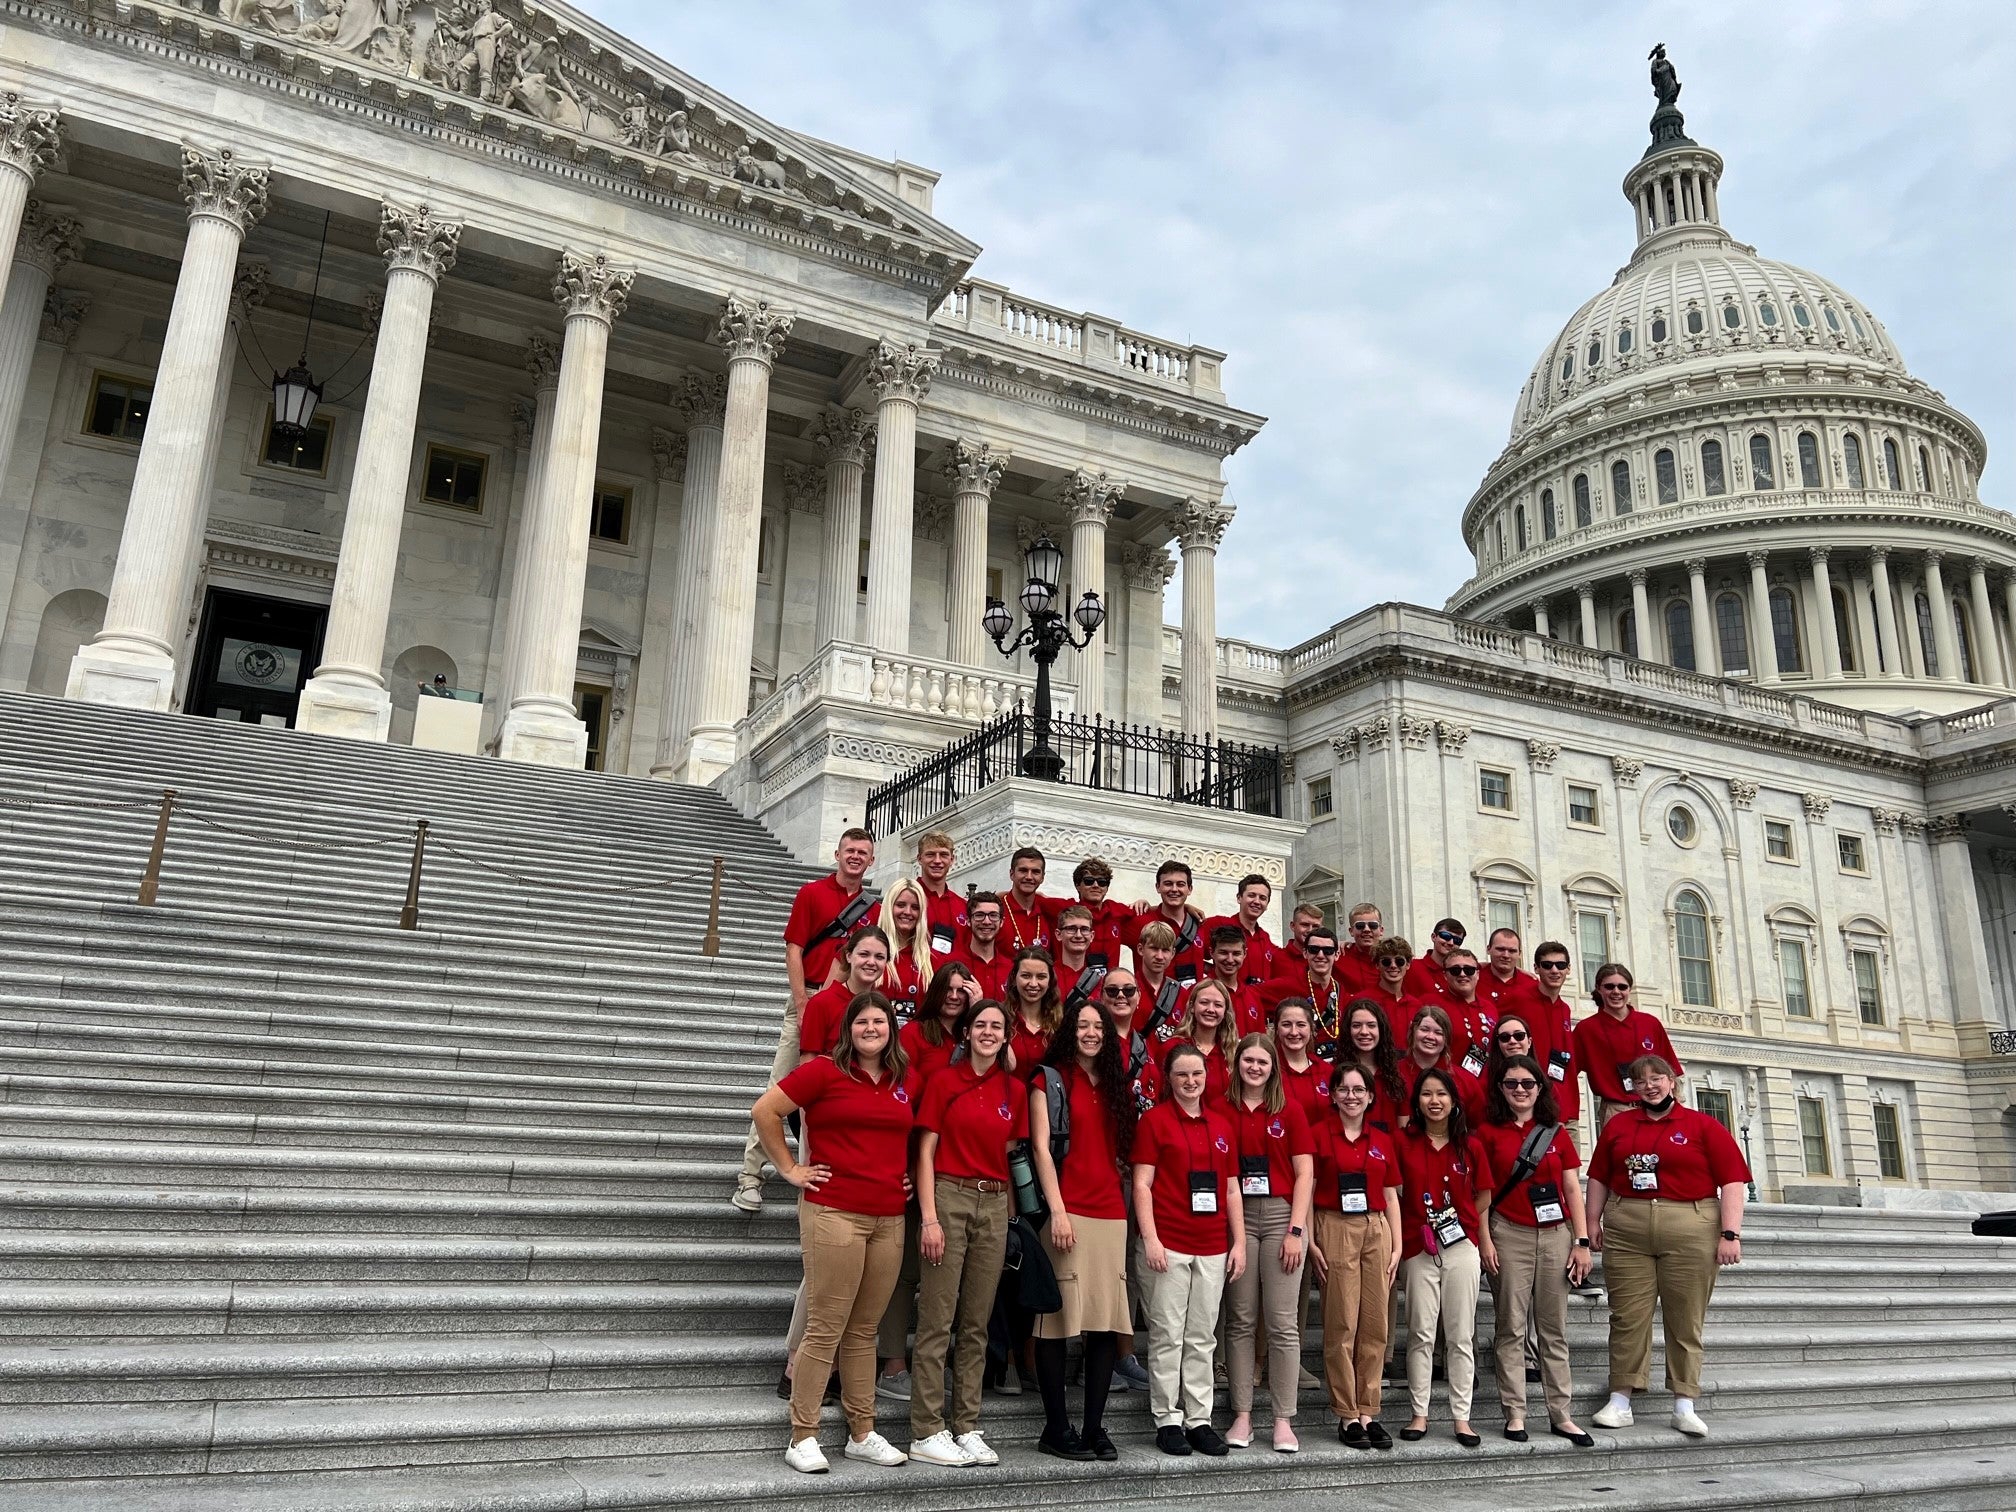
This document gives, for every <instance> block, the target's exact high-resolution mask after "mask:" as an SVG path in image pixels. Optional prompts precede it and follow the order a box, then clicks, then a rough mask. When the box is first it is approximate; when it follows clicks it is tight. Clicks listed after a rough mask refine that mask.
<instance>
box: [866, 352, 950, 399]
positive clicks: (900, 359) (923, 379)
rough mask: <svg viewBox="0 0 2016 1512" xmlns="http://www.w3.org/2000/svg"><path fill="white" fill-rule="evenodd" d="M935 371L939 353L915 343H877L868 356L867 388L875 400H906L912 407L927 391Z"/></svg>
mask: <svg viewBox="0 0 2016 1512" xmlns="http://www.w3.org/2000/svg"><path fill="white" fill-rule="evenodd" d="M937 371H938V354H937V353H936V352H934V351H932V350H930V349H929V348H927V347H921V346H919V345H917V343H916V342H914V341H910V342H904V343H902V344H901V345H899V344H897V343H896V342H893V341H883V342H879V343H877V344H876V347H875V350H874V351H873V352H871V353H869V354H868V386H869V387H870V388H872V389H874V390H875V397H876V398H877V399H908V400H909V401H910V402H911V403H913V404H915V403H917V402H918V401H919V400H921V399H922V398H923V397H924V395H925V394H926V393H927V392H929V390H930V388H931V375H932V374H933V373H935V372H937Z"/></svg>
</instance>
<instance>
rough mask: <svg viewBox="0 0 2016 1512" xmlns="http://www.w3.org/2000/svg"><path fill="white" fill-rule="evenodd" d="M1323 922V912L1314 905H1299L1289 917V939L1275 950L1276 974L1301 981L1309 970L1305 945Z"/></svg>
mask: <svg viewBox="0 0 2016 1512" xmlns="http://www.w3.org/2000/svg"><path fill="white" fill-rule="evenodd" d="M1322 922H1323V910H1322V909H1320V908H1318V907H1317V906H1316V905H1315V904H1314V903H1297V904H1296V905H1295V912H1294V913H1292V914H1290V915H1289V916H1288V938H1287V939H1285V940H1283V941H1282V942H1281V943H1280V944H1279V945H1278V946H1276V947H1275V950H1274V974H1275V975H1276V976H1284V977H1287V978H1288V979H1289V980H1291V981H1294V980H1299V979H1300V977H1301V975H1302V973H1303V972H1304V971H1305V970H1307V969H1308V966H1309V958H1308V956H1307V955H1306V954H1304V953H1303V949H1302V947H1303V945H1304V944H1306V943H1307V942H1308V939H1309V931H1310V930H1312V929H1314V928H1315V927H1316V926H1317V925H1318V924H1321V923H1322Z"/></svg>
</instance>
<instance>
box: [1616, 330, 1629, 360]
mask: <svg viewBox="0 0 2016 1512" xmlns="http://www.w3.org/2000/svg"><path fill="white" fill-rule="evenodd" d="M1630 350H1631V327H1629V326H1625V327H1624V328H1623V329H1622V330H1620V331H1619V332H1618V333H1617V355H1618V356H1619V357H1622V356H1623V355H1624V354H1625V353H1626V352H1628V351H1630Z"/></svg>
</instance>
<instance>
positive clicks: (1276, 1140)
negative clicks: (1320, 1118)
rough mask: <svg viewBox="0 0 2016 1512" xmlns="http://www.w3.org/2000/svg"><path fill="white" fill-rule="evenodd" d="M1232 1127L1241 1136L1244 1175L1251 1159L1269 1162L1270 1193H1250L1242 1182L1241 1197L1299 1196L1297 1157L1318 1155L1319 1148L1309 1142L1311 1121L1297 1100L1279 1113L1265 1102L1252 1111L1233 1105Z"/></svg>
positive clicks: (1240, 1156)
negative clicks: (1296, 1189)
mask: <svg viewBox="0 0 2016 1512" xmlns="http://www.w3.org/2000/svg"><path fill="white" fill-rule="evenodd" d="M1231 1109H1232V1127H1233V1129H1234V1130H1235V1131H1236V1132H1237V1134H1238V1136H1239V1146H1238V1152H1237V1153H1238V1155H1239V1159H1240V1165H1239V1168H1238V1169H1239V1171H1240V1174H1241V1175H1242V1177H1243V1175H1244V1173H1245V1170H1246V1166H1245V1161H1247V1160H1248V1159H1257V1158H1261V1157H1264V1158H1265V1159H1266V1161H1267V1190H1266V1191H1265V1192H1248V1191H1247V1190H1246V1188H1245V1184H1244V1182H1243V1180H1242V1182H1241V1184H1240V1188H1239V1190H1240V1194H1241V1195H1242V1196H1249V1197H1281V1198H1293V1197H1294V1195H1295V1157H1296V1156H1297V1155H1314V1154H1315V1153H1316V1147H1315V1145H1314V1144H1312V1143H1311V1142H1310V1139H1309V1120H1308V1119H1306V1118H1304V1117H1303V1116H1302V1109H1301V1108H1300V1107H1298V1106H1297V1105H1296V1102H1295V1099H1294V1098H1292V1097H1291V1098H1288V1099H1286V1100H1285V1101H1284V1102H1283V1103H1282V1105H1281V1111H1280V1112H1279V1113H1270V1112H1268V1111H1267V1105H1266V1104H1265V1103H1264V1102H1263V1103H1261V1104H1260V1106H1259V1107H1257V1108H1249V1107H1247V1106H1246V1105H1245V1103H1243V1102H1235V1103H1232V1104H1231Z"/></svg>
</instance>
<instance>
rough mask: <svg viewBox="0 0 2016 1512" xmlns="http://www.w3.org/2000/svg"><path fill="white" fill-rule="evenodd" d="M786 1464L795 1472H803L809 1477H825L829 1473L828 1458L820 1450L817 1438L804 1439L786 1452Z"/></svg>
mask: <svg viewBox="0 0 2016 1512" xmlns="http://www.w3.org/2000/svg"><path fill="white" fill-rule="evenodd" d="M784 1463H785V1464H787V1465H789V1466H790V1467H791V1468H792V1469H793V1470H802V1471H804V1472H805V1474H807V1475H824V1474H825V1473H826V1471H827V1468H828V1466H827V1464H826V1456H825V1454H824V1453H823V1452H822V1451H821V1450H820V1448H819V1440H817V1439H816V1438H802V1439H800V1440H798V1442H797V1443H795V1444H793V1445H792V1446H791V1447H790V1448H789V1449H786V1450H785V1451H784Z"/></svg>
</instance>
